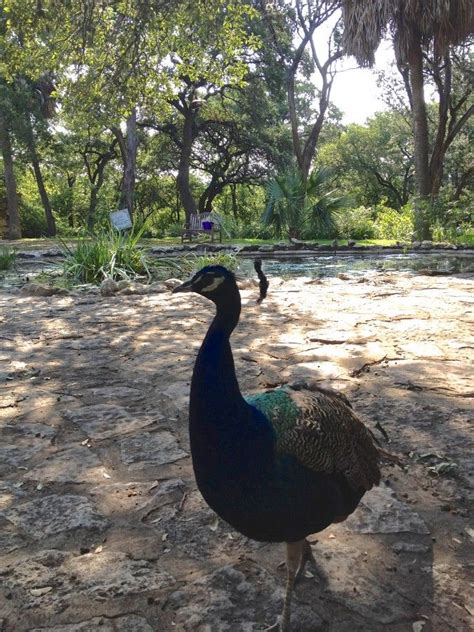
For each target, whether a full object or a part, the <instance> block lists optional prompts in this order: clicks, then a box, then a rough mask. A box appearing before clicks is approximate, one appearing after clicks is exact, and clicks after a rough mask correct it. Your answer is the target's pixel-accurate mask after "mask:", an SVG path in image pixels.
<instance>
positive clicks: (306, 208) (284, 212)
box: [263, 167, 347, 240]
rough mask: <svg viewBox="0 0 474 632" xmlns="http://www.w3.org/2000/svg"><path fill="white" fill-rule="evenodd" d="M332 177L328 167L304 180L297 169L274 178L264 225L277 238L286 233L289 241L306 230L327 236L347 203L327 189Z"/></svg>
mask: <svg viewBox="0 0 474 632" xmlns="http://www.w3.org/2000/svg"><path fill="white" fill-rule="evenodd" d="M333 177H334V174H333V172H332V170H330V169H328V168H327V167H322V168H319V169H314V170H313V171H312V172H311V173H310V174H309V175H308V177H307V178H306V177H305V176H304V174H303V173H302V172H301V171H300V170H299V169H296V168H295V169H291V170H289V171H287V172H285V173H283V174H281V175H279V176H276V177H275V178H274V179H273V180H272V181H271V182H270V183H269V185H268V191H267V193H268V205H267V208H266V210H265V213H264V215H263V222H264V224H266V225H267V226H269V225H272V226H273V227H274V228H275V232H276V233H277V235H278V236H281V234H282V232H283V229H285V231H286V233H287V235H288V238H289V239H290V240H291V239H299V238H301V237H302V236H303V234H304V232H306V231H308V230H309V231H310V232H311V233H312V234H313V235H318V236H322V235H327V234H328V233H330V232H331V229H332V228H333V226H334V216H335V214H336V213H337V212H338V211H339V209H340V208H341V207H342V206H345V205H346V203H347V200H346V199H345V198H342V197H339V196H337V195H336V193H335V190H334V189H331V188H330V185H331V182H332V180H333Z"/></svg>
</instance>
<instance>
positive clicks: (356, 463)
mask: <svg viewBox="0 0 474 632" xmlns="http://www.w3.org/2000/svg"><path fill="white" fill-rule="evenodd" d="M246 399H247V402H248V403H249V404H251V405H253V406H255V408H257V409H258V410H259V411H260V412H262V413H263V414H264V415H265V416H266V417H267V418H268V419H269V420H270V422H271V424H272V426H273V428H274V431H275V436H276V447H277V451H278V452H279V453H282V454H291V455H293V456H294V457H296V458H297V459H298V461H300V463H302V464H303V465H305V466H306V467H308V468H310V469H312V470H315V471H324V472H340V473H342V474H344V476H345V477H346V479H347V481H348V483H349V484H350V485H351V487H353V488H354V489H359V488H362V489H365V490H369V489H371V488H372V487H373V485H377V484H378V483H379V480H380V471H379V460H380V457H379V451H378V449H377V447H376V446H375V444H374V441H373V438H372V435H371V433H370V431H369V430H368V429H367V428H366V427H365V426H364V424H363V423H362V422H361V421H360V420H359V419H358V418H357V417H356V415H355V414H354V413H353V411H352V408H351V407H350V404H349V403H348V401H347V399H346V398H345V396H344V395H342V394H340V393H338V392H337V391H331V390H329V389H323V388H320V387H317V386H311V390H309V389H308V388H307V387H304V386H301V385H295V387H294V388H292V387H288V386H285V387H282V388H278V389H274V390H270V391H266V392H264V393H259V394H257V395H253V396H251V397H248V398H246Z"/></svg>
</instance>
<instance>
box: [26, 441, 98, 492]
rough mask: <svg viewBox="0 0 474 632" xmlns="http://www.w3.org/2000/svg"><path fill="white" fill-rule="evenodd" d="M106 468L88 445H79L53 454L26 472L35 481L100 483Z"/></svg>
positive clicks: (27, 477) (29, 478) (28, 477)
mask: <svg viewBox="0 0 474 632" xmlns="http://www.w3.org/2000/svg"><path fill="white" fill-rule="evenodd" d="M105 474H106V470H105V468H104V466H103V465H102V462H101V461H100V460H99V459H98V458H97V456H96V455H95V454H94V453H93V452H91V450H90V449H89V448H87V447H83V446H78V447H76V448H70V449H69V450H63V451H62V452H58V453H56V454H53V455H52V456H51V457H49V458H48V459H46V460H45V461H44V462H43V463H41V465H38V466H37V467H34V468H33V469H32V470H30V471H29V472H26V474H25V478H26V479H28V480H33V481H44V482H57V483H98V482H99V481H102V480H103V479H104V475H105Z"/></svg>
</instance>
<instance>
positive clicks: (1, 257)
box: [0, 248, 16, 270]
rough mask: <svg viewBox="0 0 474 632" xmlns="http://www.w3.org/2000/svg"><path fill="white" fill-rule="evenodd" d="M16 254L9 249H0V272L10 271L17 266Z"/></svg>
mask: <svg viewBox="0 0 474 632" xmlns="http://www.w3.org/2000/svg"><path fill="white" fill-rule="evenodd" d="M15 261H16V252H15V251H14V250H10V249H9V248H0V270H10V268H12V267H13V266H14V264H15Z"/></svg>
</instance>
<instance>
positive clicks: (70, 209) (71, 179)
mask: <svg viewBox="0 0 474 632" xmlns="http://www.w3.org/2000/svg"><path fill="white" fill-rule="evenodd" d="M75 182H76V176H73V175H68V176H67V187H68V188H67V200H66V211H67V219H68V224H69V228H74V184H75Z"/></svg>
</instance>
